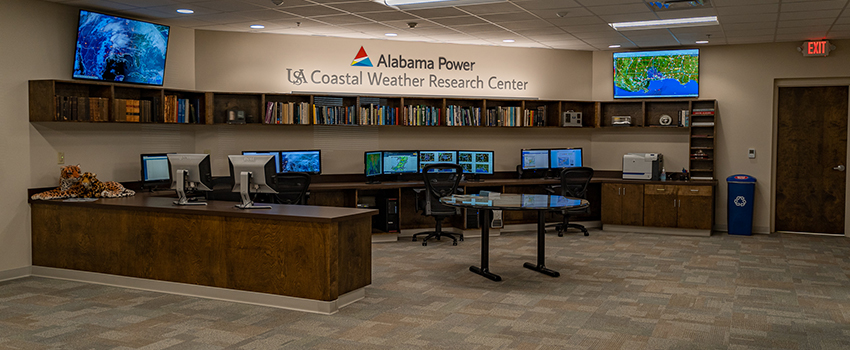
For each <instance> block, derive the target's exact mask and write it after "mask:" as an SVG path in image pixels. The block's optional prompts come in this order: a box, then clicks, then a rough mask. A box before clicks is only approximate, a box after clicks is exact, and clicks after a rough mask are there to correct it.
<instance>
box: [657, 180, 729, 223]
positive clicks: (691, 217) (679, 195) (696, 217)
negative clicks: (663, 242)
mask: <svg viewBox="0 0 850 350" xmlns="http://www.w3.org/2000/svg"><path fill="white" fill-rule="evenodd" d="M643 202H644V203H643V220H644V222H643V224H644V226H656V227H677V228H689V229H701V230H710V229H711V222H712V213H713V210H712V208H713V205H714V203H713V202H714V196H713V193H712V186H693V185H654V184H652V185H650V184H648V185H645V186H644V198H643Z"/></svg>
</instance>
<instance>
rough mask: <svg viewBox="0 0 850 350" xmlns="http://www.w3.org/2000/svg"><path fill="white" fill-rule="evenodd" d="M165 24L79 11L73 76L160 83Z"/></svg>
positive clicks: (165, 37)
mask: <svg viewBox="0 0 850 350" xmlns="http://www.w3.org/2000/svg"><path fill="white" fill-rule="evenodd" d="M168 33H169V27H168V26H164V25H159V24H153V23H148V22H142V21H136V20H131V19H127V18H121V17H114V16H109V15H104V14H101V13H96V12H89V11H85V10H82V11H80V25H79V27H78V31H77V50H76V55H75V57H74V78H81V79H96V80H104V81H116V82H126V83H140V84H151V85H162V79H163V74H164V71H165V56H166V51H167V48H168Z"/></svg>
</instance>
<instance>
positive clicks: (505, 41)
mask: <svg viewBox="0 0 850 350" xmlns="http://www.w3.org/2000/svg"><path fill="white" fill-rule="evenodd" d="M502 42H503V43H512V42H516V40H514V39H505V40H502Z"/></svg>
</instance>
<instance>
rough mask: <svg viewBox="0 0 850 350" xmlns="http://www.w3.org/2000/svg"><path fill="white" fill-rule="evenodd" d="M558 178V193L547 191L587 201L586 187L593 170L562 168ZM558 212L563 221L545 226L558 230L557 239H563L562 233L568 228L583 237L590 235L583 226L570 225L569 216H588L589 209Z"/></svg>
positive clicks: (553, 190)
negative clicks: (581, 233) (576, 231)
mask: <svg viewBox="0 0 850 350" xmlns="http://www.w3.org/2000/svg"><path fill="white" fill-rule="evenodd" d="M560 178H561V185H560V193H557V192H556V189H548V190H549V191H550V192H551V193H555V194H559V195H561V196H564V197H573V198H581V199H587V185H588V184H590V179H591V178H593V168H588V167H578V168H564V169H563V170H561V177H560ZM559 212H560V214H561V215H562V216H563V219H564V221H563V222H560V223H557V224H551V225H546V226H547V227H551V226H554V227H555V228H556V229H557V230H558V237H563V236H564V231H566V230H567V228H570V227H572V228H576V229H579V230H581V232H584V235H585V236H589V235H590V233H588V232H587V228H585V227H584V226H583V225H579V224H571V223H570V216H572V215H580V214H588V213H590V207H585V208H576V209H563V210H559Z"/></svg>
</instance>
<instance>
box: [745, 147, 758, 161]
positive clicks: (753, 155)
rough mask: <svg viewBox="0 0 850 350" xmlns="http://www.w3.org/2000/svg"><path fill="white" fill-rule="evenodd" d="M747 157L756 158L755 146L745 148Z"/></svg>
mask: <svg viewBox="0 0 850 350" xmlns="http://www.w3.org/2000/svg"><path fill="white" fill-rule="evenodd" d="M747 157H749V158H750V159H756V149H755V148H750V149H748V150H747Z"/></svg>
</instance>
